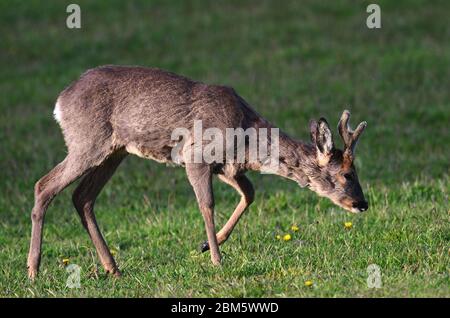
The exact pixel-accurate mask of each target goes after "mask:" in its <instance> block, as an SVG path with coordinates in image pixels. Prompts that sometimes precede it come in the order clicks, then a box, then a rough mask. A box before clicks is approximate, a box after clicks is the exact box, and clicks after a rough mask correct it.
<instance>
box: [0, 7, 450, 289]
mask: <svg viewBox="0 0 450 318" xmlns="http://www.w3.org/2000/svg"><path fill="white" fill-rule="evenodd" d="M69 3H71V2H67V3H66V1H31V0H30V1H1V2H0V128H1V129H0V296H1V297H16V296H24V297H56V296H57V297H66V296H73V297H80V296H82V297H84V296H93V297H110V296H112V297H116V296H118V297H123V296H127V297H128V296H138V297H153V296H164V297H165V296H187V297H191V296H198V297H207V296H219V297H223V296H237V297H266V296H275V297H287V296H289V297H318V296H326V297H422V296H423V297H431V296H440V297H449V296H450V279H449V268H450V266H449V265H450V263H449V258H450V250H449V248H450V244H449V242H450V227H449V216H450V214H449V213H450V208H449V205H448V195H449V185H450V180H449V157H450V152H449V142H450V137H449V128H448V127H449V124H450V89H449V87H450V40H449V39H450V25H449V23H448V18H449V16H448V14H449V12H450V2H449V1H444V0H443V1H425V0H424V1H377V3H378V4H380V6H381V12H382V28H381V29H379V30H369V29H368V28H367V27H366V24H365V21H366V17H367V15H368V14H367V13H366V6H367V5H368V4H369V3H370V2H368V1H350V0H349V1H316V0H311V1H282V2H279V1H237V0H233V1H162V0H161V1H77V3H78V4H80V6H81V10H82V28H81V29H80V30H70V29H67V28H66V27H65V19H66V17H67V13H66V12H65V11H66V6H67V5H68V4H69ZM102 64H138V65H146V66H157V67H160V68H164V69H168V70H171V71H174V72H177V73H180V74H183V75H186V76H189V77H192V78H195V79H197V80H201V81H205V82H208V83H220V84H226V85H230V86H233V87H234V88H235V89H236V90H237V91H238V92H239V94H240V95H242V96H243V97H244V98H245V99H246V100H248V101H249V102H250V103H251V104H252V105H253V106H254V108H256V109H257V110H258V111H259V112H260V113H261V114H263V115H264V116H265V117H266V118H267V119H269V120H270V121H272V122H273V123H275V124H277V125H278V126H279V127H280V128H282V129H284V130H285V131H286V132H288V133H289V134H290V135H292V136H295V137H297V138H299V139H307V138H309V137H308V136H309V133H308V128H307V126H308V121H309V119H311V118H316V119H317V118H319V117H320V116H325V117H326V118H327V119H328V121H329V122H330V124H332V126H333V127H335V126H336V124H337V120H338V117H339V115H340V114H341V112H342V110H343V109H344V108H349V109H350V110H351V111H352V114H353V117H352V118H353V123H356V122H357V121H361V120H366V121H367V122H368V128H367V129H366V131H365V133H364V135H363V136H362V137H361V141H360V143H359V146H358V151H357V156H358V157H357V161H356V165H357V169H358V174H359V178H360V180H361V184H362V186H363V189H364V191H365V194H366V197H367V198H368V200H369V202H370V209H369V211H368V212H366V213H363V214H359V215H352V214H348V213H347V212H344V211H343V210H341V209H339V208H337V207H335V206H333V205H332V204H331V203H330V202H329V201H327V200H326V199H320V198H319V197H317V196H316V195H315V194H313V193H312V192H309V191H308V190H303V189H300V188H298V187H297V186H296V185H295V184H294V183H292V182H290V181H287V180H283V179H280V178H277V177H275V176H267V175H263V176H261V175H258V174H256V173H254V174H250V178H251V180H252V181H254V184H255V188H256V202H255V203H254V204H253V205H252V206H251V208H250V210H249V211H248V213H247V214H246V216H245V217H244V218H243V219H242V220H241V222H240V223H239V224H238V226H237V228H236V229H235V231H234V233H233V234H232V236H231V238H230V240H229V241H228V242H227V243H225V244H224V245H223V246H222V248H221V249H222V252H223V256H224V264H223V266H222V268H214V267H213V266H212V265H211V264H210V259H209V254H208V253H206V254H200V253H199V252H198V246H199V244H200V243H201V242H202V241H203V240H204V239H205V237H206V234H205V231H204V226H203V220H202V217H201V215H200V213H199V212H198V209H197V205H196V202H195V198H194V195H193V193H192V190H191V188H190V186H189V184H188V182H187V179H186V177H185V174H184V171H183V170H182V169H181V168H167V167H165V166H164V165H160V164H157V163H155V162H150V161H145V160H142V159H139V158H137V157H131V156H130V157H129V158H128V159H127V160H126V161H125V162H124V163H123V165H122V166H121V167H120V168H119V170H118V172H117V173H116V175H115V176H114V177H113V178H112V180H111V181H110V183H109V184H108V185H107V186H106V188H105V189H104V191H103V192H102V194H101V195H100V197H99V199H98V201H97V204H96V214H97V219H98V221H99V224H100V226H101V228H102V231H103V234H104V235H105V237H106V240H107V242H108V244H109V246H110V248H111V250H113V251H114V253H115V254H116V259H117V261H118V264H119V267H120V269H121V270H122V273H123V274H124V275H123V277H122V278H121V279H111V278H109V277H107V276H106V275H105V274H104V273H103V270H102V269H101V267H99V262H98V260H97V256H96V255H95V250H94V247H93V245H92V243H91V242H90V240H89V238H88V235H87V234H86V232H85V231H84V229H83V228H82V226H81V223H80V221H79V218H78V215H77V214H76V212H75V209H74V208H73V206H72V202H71V192H72V191H73V189H74V187H73V186H71V187H70V188H68V189H66V190H65V191H64V192H63V193H62V194H61V195H59V196H58V197H57V198H56V199H55V200H54V202H53V204H52V205H51V206H50V208H49V210H48V213H47V216H46V225H45V231H44V243H43V259H42V263H41V274H40V276H39V277H38V279H37V280H36V281H35V282H34V283H31V282H29V281H28V279H27V275H26V256H27V252H28V244H29V235H30V229H31V222H30V211H31V208H32V206H33V185H34V183H35V182H36V181H37V180H38V179H39V178H40V177H41V176H42V175H44V174H45V173H46V172H47V171H49V170H50V169H51V168H52V167H53V166H54V165H55V164H56V163H58V162H60V161H61V160H62V159H63V158H64V157H65V154H66V148H65V146H64V142H63V138H62V135H61V133H60V131H59V127H58V126H57V124H56V122H55V121H54V120H53V118H52V110H53V107H54V102H55V99H56V96H57V95H58V93H59V92H60V91H61V90H62V89H63V88H64V87H65V86H66V85H68V84H69V83H70V82H71V81H73V80H75V79H76V78H77V77H78V76H79V74H81V73H82V72H83V71H85V70H86V69H88V68H91V67H94V66H97V65H102ZM336 135H337V134H336ZM336 140H339V138H337V137H336ZM215 194H216V220H217V221H216V223H217V224H218V225H219V226H220V225H222V224H223V223H224V222H225V221H226V219H227V217H228V216H229V215H230V213H231V212H232V210H233V208H234V206H235V204H237V202H238V196H237V194H236V193H235V192H234V191H233V190H232V189H231V188H229V187H227V186H225V185H223V184H221V183H219V182H215ZM344 222H352V223H353V227H352V228H351V229H349V230H348V229H347V230H346V229H345V228H344V225H343V224H344ZM293 224H296V225H297V226H298V227H299V231H298V232H292V233H291V231H290V227H291V226H292V225H293ZM286 233H291V235H292V239H291V240H290V241H288V242H285V241H282V240H277V239H276V235H284V234H286ZM66 258H68V259H69V262H70V263H72V264H78V265H79V266H81V269H82V271H81V288H79V289H69V288H67V287H66V286H65V285H66V279H67V277H68V273H67V272H66V271H65V268H64V265H63V264H62V260H63V259H66ZM370 264H377V265H378V266H379V267H380V269H381V274H382V276H381V277H382V288H379V289H371V288H368V286H367V283H366V280H367V271H366V269H367V266H368V265H370ZM307 280H311V281H312V282H313V286H311V287H306V286H305V285H304V283H305V281H307Z"/></svg>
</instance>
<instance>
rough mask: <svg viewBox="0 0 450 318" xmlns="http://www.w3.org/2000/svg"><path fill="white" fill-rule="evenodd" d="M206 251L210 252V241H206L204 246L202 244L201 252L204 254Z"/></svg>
mask: <svg viewBox="0 0 450 318" xmlns="http://www.w3.org/2000/svg"><path fill="white" fill-rule="evenodd" d="M206 251H209V243H208V241H204V242H203V243H202V244H200V252H202V253H204V252H206Z"/></svg>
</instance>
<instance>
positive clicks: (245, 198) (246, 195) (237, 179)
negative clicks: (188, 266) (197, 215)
mask: <svg viewBox="0 0 450 318" xmlns="http://www.w3.org/2000/svg"><path fill="white" fill-rule="evenodd" d="M219 179H220V180H221V181H223V182H224V183H226V184H229V185H230V186H232V187H233V188H234V189H236V191H237V192H238V193H239V194H240V195H241V200H240V201H239V204H238V205H237V206H236V208H235V210H234V212H233V214H232V215H231V217H230V218H229V219H228V221H227V222H226V223H225V225H224V226H223V228H222V229H221V230H220V231H219V232H218V233H217V242H218V244H219V245H220V244H222V243H224V242H225V241H226V240H227V239H228V237H229V236H230V234H231V232H232V231H233V229H234V227H235V226H236V224H237V222H238V221H239V219H240V218H241V216H242V214H243V213H244V212H245V211H246V209H247V208H248V207H249V205H250V204H252V202H253V200H254V197H255V190H254V189H253V186H252V184H251V182H250V180H249V179H248V178H247V177H246V176H245V175H239V176H233V177H229V176H225V175H222V174H219ZM200 249H201V251H202V252H206V251H207V250H209V244H208V242H207V241H205V242H203V243H202V244H201V246H200Z"/></svg>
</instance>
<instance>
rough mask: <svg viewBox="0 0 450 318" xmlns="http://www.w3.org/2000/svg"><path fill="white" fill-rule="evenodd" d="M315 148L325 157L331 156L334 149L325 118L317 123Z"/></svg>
mask: <svg viewBox="0 0 450 318" xmlns="http://www.w3.org/2000/svg"><path fill="white" fill-rule="evenodd" d="M316 146H317V149H319V151H320V152H321V154H322V155H325V156H331V153H332V152H333V149H334V142H333V135H332V133H331V129H330V126H329V125H328V122H327V121H326V119H325V118H320V119H319V122H318V123H317V129H316Z"/></svg>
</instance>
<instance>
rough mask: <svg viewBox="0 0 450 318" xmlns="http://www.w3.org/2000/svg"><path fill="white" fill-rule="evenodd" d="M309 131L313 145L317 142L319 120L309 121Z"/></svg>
mask: <svg viewBox="0 0 450 318" xmlns="http://www.w3.org/2000/svg"><path fill="white" fill-rule="evenodd" d="M309 133H310V135H311V142H312V143H313V145H315V144H316V134H317V121H315V120H313V119H312V120H310V122H309Z"/></svg>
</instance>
